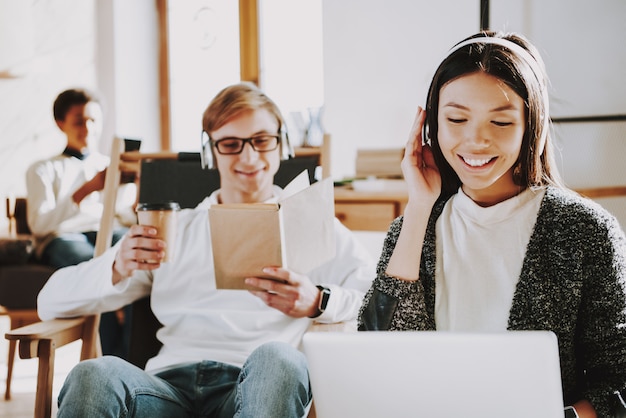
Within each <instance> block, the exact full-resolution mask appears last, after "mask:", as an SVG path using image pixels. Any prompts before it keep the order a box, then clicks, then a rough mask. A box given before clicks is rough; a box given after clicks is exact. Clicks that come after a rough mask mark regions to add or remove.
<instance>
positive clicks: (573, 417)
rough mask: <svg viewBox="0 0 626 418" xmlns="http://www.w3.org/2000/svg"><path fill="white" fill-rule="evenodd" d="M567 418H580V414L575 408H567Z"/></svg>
mask: <svg viewBox="0 0 626 418" xmlns="http://www.w3.org/2000/svg"><path fill="white" fill-rule="evenodd" d="M565 418H578V412H576V410H575V409H574V407H573V406H566V407H565Z"/></svg>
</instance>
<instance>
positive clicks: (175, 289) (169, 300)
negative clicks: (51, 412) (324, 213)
mask: <svg viewBox="0 0 626 418" xmlns="http://www.w3.org/2000/svg"><path fill="white" fill-rule="evenodd" d="M278 190H280V189H278ZM217 193H219V191H217V192H214V193H213V194H212V195H211V196H210V197H209V198H207V199H205V201H204V202H202V203H201V204H200V205H199V206H198V207H197V208H195V209H188V210H182V211H181V212H180V213H179V218H178V227H179V230H178V234H177V240H176V244H175V248H176V249H175V253H176V260H175V261H174V262H171V263H165V264H163V265H162V266H161V267H160V268H159V269H157V270H155V271H153V272H144V271H135V273H134V275H133V276H132V277H131V278H128V279H126V280H123V281H122V282H121V283H118V284H117V285H115V286H114V285H113V284H112V273H111V271H112V265H113V261H114V258H115V253H116V252H117V247H118V246H119V243H118V245H117V246H115V247H113V248H111V249H109V250H108V251H107V252H105V253H104V254H103V255H102V256H101V257H98V258H96V259H93V260H90V261H87V262H84V263H81V264H79V265H78V266H71V267H67V268H64V269H61V270H59V271H57V272H56V273H55V274H54V275H53V276H52V277H51V278H50V279H49V280H48V282H47V283H46V285H45V286H44V288H43V289H42V291H41V292H40V293H39V298H38V301H37V306H38V313H39V316H40V317H41V318H42V319H51V318H57V317H71V316H76V315H84V314H90V313H97V312H106V311H111V310H114V309H117V308H120V307H122V306H124V305H126V304H128V303H129V302H131V301H133V300H136V299H139V298H141V297H143V296H146V295H148V294H150V293H152V310H153V312H154V314H155V315H156V317H157V318H158V320H159V321H160V322H161V324H163V328H161V329H160V330H159V332H158V334H157V337H158V338H159V340H160V341H161V342H162V343H163V347H162V349H161V351H160V352H159V354H158V355H157V356H156V357H154V358H153V359H151V360H150V361H149V362H148V364H147V365H146V370H156V369H161V368H164V367H169V366H172V365H175V364H180V363H185V362H198V361H201V360H213V361H219V362H224V363H230V364H234V365H237V366H241V365H243V363H244V362H245V360H246V359H247V358H248V356H249V354H250V353H251V352H252V351H253V350H254V349H255V348H256V347H258V346H259V345H261V344H263V343H265V342H267V341H283V342H286V343H289V344H291V345H293V346H294V347H299V344H300V341H301V338H302V335H303V334H304V332H305V331H306V330H307V328H308V327H309V325H310V323H311V319H309V318H298V319H295V318H291V317H289V316H286V315H284V314H283V313H281V312H280V311H278V310H275V309H273V308H270V307H268V306H266V305H265V304H264V303H263V301H261V300H260V299H259V298H257V297H255V296H253V295H252V294H250V293H249V292H247V291H242V290H217V289H216V287H215V275H214V269H213V256H212V250H211V248H212V246H211V236H210V232H209V231H210V230H209V223H208V222H209V217H208V207H209V206H210V205H211V204H216V203H217V199H216V195H217ZM335 239H336V248H337V253H336V256H335V258H334V259H333V260H331V261H329V262H327V263H325V264H324V265H322V266H320V267H318V268H316V269H315V270H313V271H312V272H310V273H309V274H308V276H309V278H310V279H311V280H312V281H313V282H314V283H316V284H323V285H325V286H327V287H329V288H331V297H330V299H329V302H328V306H327V309H326V311H325V312H324V313H323V314H322V315H321V316H320V317H319V318H317V320H318V321H321V322H340V321H347V320H352V319H354V318H356V315H357V313H358V309H359V307H360V305H361V301H362V298H363V295H364V292H365V291H366V290H367V289H368V288H369V286H370V284H371V280H372V279H373V277H374V274H375V261H374V260H372V257H371V256H370V255H369V254H368V252H367V250H366V249H365V248H364V247H363V246H361V245H360V244H359V243H358V242H357V241H356V239H355V237H354V235H353V234H352V233H351V232H350V231H349V230H348V229H347V228H345V227H344V226H343V225H341V224H340V223H339V221H338V220H336V219H335Z"/></svg>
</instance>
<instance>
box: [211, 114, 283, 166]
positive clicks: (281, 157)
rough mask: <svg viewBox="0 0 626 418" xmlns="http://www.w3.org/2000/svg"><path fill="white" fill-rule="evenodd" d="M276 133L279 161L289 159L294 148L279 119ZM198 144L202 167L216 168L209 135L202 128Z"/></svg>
mask: <svg viewBox="0 0 626 418" xmlns="http://www.w3.org/2000/svg"><path fill="white" fill-rule="evenodd" d="M278 135H279V136H280V139H279V141H280V143H279V145H278V146H279V147H280V159H281V161H284V160H289V159H290V158H293V157H294V155H295V154H294V150H293V147H292V146H291V143H289V135H288V134H287V125H285V123H284V121H282V120H281V121H280V131H279V132H278ZM200 144H201V146H202V149H201V151H200V162H201V164H202V168H204V169H208V170H211V169H214V168H216V166H215V155H214V154H213V153H214V151H213V146H212V144H211V137H210V136H209V134H208V133H207V132H206V131H205V130H202V136H201V138H200Z"/></svg>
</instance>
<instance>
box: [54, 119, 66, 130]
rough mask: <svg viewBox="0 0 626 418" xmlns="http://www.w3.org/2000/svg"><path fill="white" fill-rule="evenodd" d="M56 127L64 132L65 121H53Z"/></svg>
mask: <svg viewBox="0 0 626 418" xmlns="http://www.w3.org/2000/svg"><path fill="white" fill-rule="evenodd" d="M55 122H56V124H57V126H58V127H59V129H60V130H62V131H63V132H65V121H64V120H55Z"/></svg>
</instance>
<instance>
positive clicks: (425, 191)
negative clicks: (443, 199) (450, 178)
mask: <svg viewBox="0 0 626 418" xmlns="http://www.w3.org/2000/svg"><path fill="white" fill-rule="evenodd" d="M425 120H426V111H425V110H424V109H422V108H421V107H418V108H417V114H416V115H415V120H414V121H413V127H412V128H411V133H410V134H409V140H408V141H407V143H406V147H405V149H404V157H403V158H402V163H401V167H402V173H403V175H404V180H405V181H406V183H407V186H408V192H409V204H410V205H411V206H415V205H417V206H426V207H428V211H429V212H430V209H431V208H432V207H433V205H434V204H435V201H436V200H437V198H438V197H439V194H440V193H441V175H440V174H439V169H438V168H437V166H436V165H435V160H434V158H433V152H432V150H431V148H430V146H429V145H423V144H422V142H423V137H422V131H423V127H424V121H425Z"/></svg>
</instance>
